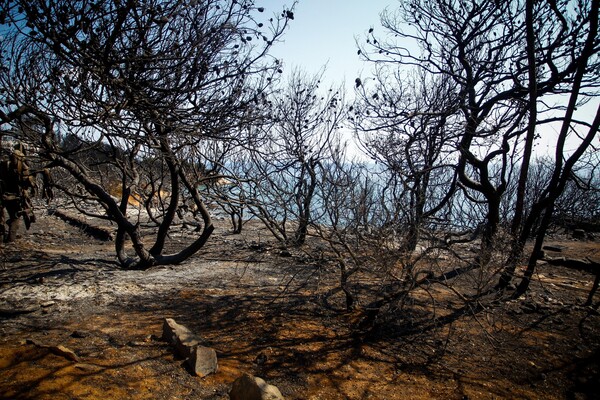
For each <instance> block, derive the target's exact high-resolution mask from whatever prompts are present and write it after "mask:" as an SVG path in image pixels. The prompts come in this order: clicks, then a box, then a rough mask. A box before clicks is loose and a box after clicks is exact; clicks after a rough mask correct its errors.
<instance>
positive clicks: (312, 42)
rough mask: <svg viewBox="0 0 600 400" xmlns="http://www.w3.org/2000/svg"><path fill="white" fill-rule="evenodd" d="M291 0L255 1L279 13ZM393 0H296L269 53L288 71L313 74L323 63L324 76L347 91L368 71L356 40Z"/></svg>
mask: <svg viewBox="0 0 600 400" xmlns="http://www.w3.org/2000/svg"><path fill="white" fill-rule="evenodd" d="M292 3H293V1H291V0H262V1H261V0H258V1H257V2H256V5H257V6H264V7H265V12H266V13H273V12H276V13H277V12H280V11H281V10H283V8H284V6H287V7H289V6H291V5H292ZM397 3H398V2H397V0H300V1H299V2H298V3H297V4H296V7H295V9H294V20H293V21H290V26H289V27H288V30H287V32H286V33H285V34H284V35H283V39H282V42H281V43H277V44H275V46H274V47H273V48H272V51H271V54H272V55H273V56H275V57H277V58H280V59H282V60H283V62H284V70H285V71H286V72H290V71H291V70H292V69H293V68H295V67H299V68H301V69H303V70H304V71H306V72H308V73H309V74H316V73H317V72H319V71H320V70H321V69H322V68H323V66H327V68H326V71H325V77H324V78H325V79H326V80H327V81H329V82H331V83H332V84H333V85H335V86H337V85H339V84H341V83H342V82H344V83H345V86H346V89H347V94H348V95H350V94H351V92H350V91H351V90H352V88H353V85H354V80H355V79H356V78H357V77H358V76H361V75H363V74H364V73H368V71H369V70H370V69H371V67H370V65H369V64H368V63H365V62H363V61H361V60H360V58H359V56H358V54H357V51H358V48H357V45H356V40H359V42H364V41H365V37H366V33H367V32H368V30H369V28H371V27H373V28H375V29H377V27H379V26H381V24H380V19H379V14H380V13H381V12H382V11H383V10H384V9H385V8H386V7H391V9H394V8H396V5H397Z"/></svg>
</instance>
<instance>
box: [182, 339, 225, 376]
mask: <svg viewBox="0 0 600 400" xmlns="http://www.w3.org/2000/svg"><path fill="white" fill-rule="evenodd" d="M187 363H188V365H189V366H190V368H191V369H192V371H193V372H194V374H196V375H197V376H199V377H200V378H204V377H205V376H207V375H210V374H214V373H215V372H217V369H218V368H219V365H218V363H217V352H216V351H215V350H214V349H211V348H210V347H204V346H196V347H194V348H193V349H192V351H191V354H190V357H189V358H188V360H187Z"/></svg>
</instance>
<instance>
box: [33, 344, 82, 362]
mask: <svg viewBox="0 0 600 400" xmlns="http://www.w3.org/2000/svg"><path fill="white" fill-rule="evenodd" d="M25 342H26V343H27V344H31V345H34V346H36V347H39V348H41V349H48V350H49V351H50V352H51V353H53V354H56V355H57V356H61V357H64V358H66V359H67V360H70V361H75V362H79V356H77V354H75V352H74V351H73V350H71V349H69V348H67V347H65V346H63V345H58V346H49V345H46V344H42V343H39V342H38V341H36V340H33V339H27V340H26V341H25Z"/></svg>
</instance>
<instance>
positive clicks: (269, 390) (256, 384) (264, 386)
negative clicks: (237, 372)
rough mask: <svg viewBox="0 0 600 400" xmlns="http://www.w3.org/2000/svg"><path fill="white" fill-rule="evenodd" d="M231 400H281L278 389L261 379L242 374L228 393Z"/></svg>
mask: <svg viewBox="0 0 600 400" xmlns="http://www.w3.org/2000/svg"><path fill="white" fill-rule="evenodd" d="M229 398H230V399H231V400H283V399H284V397H283V396H282V394H281V392H280V391H279V389H277V387H276V386H273V385H269V384H268V383H266V382H265V381H264V380H263V379H261V378H259V377H256V376H252V375H249V374H244V375H242V376H240V377H239V378H237V379H236V380H235V381H234V382H233V385H232V387H231V391H230V392H229Z"/></svg>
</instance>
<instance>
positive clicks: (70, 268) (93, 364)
mask: <svg viewBox="0 0 600 400" xmlns="http://www.w3.org/2000/svg"><path fill="white" fill-rule="evenodd" d="M37 215H38V221H37V222H36V223H35V224H34V225H33V227H32V229H31V230H30V231H28V232H25V233H23V237H22V238H21V239H19V240H18V242H17V243H14V244H10V245H3V247H1V248H0V398H3V399H98V398H103V399H125V398H130V399H227V398H228V392H229V389H230V387H231V383H232V382H233V380H234V379H235V378H236V377H238V376H239V375H240V374H241V373H243V372H248V373H251V374H254V375H256V376H260V377H262V378H264V379H265V380H266V381H267V382H269V383H271V384H273V385H276V386H277V387H278V388H279V389H280V390H281V392H282V393H283V395H284V396H285V397H286V399H315V400H316V399H502V398H506V399H516V398H519V399H599V398H600V317H599V314H598V312H597V311H595V310H594V309H593V308H590V307H585V306H584V305H583V304H584V302H585V300H586V298H587V294H588V292H589V289H590V288H591V284H592V282H593V277H592V276H591V275H590V274H587V273H585V272H580V271H576V270H569V269H566V268H563V267H557V266H550V265H547V264H546V265H540V267H539V268H538V271H537V274H536V275H535V281H534V282H533V284H532V288H531V290H530V292H529V293H528V294H527V296H524V297H523V298H521V299H519V300H513V301H510V302H508V303H501V304H496V305H492V304H479V305H476V306H478V309H480V311H479V312H477V313H465V312H464V308H463V307H460V306H459V305H457V303H456V297H452V296H450V295H448V292H447V290H445V289H444V288H435V287H433V288H430V290H428V291H426V292H425V291H423V292H419V291H416V292H415V293H414V294H413V295H412V297H411V301H412V305H411V307H409V308H405V309H404V310H403V311H402V312H398V313H397V314H391V315H390V317H389V321H388V323H387V324H384V325H383V326H382V328H381V329H379V330H378V331H377V332H375V333H374V334H372V335H370V336H368V337H358V336H356V335H355V334H353V333H354V331H355V323H356V315H354V314H352V313H345V312H343V311H342V310H341V307H339V306H338V303H339V304H341V301H342V299H341V298H338V297H337V296H339V294H332V293H334V292H331V288H332V287H334V286H335V280H336V279H337V274H338V271H337V270H336V269H335V268H333V267H331V266H328V265H320V264H319V263H316V262H314V260H312V259H310V258H309V257H307V256H306V254H304V253H303V252H301V251H298V250H291V251H290V253H287V252H284V251H282V250H281V249H280V248H279V247H278V246H277V245H276V244H275V243H273V242H272V240H271V239H270V237H269V235H268V233H267V232H266V231H265V230H264V229H262V228H260V227H259V226H258V225H252V224H250V225H248V226H246V228H245V232H244V233H243V234H242V235H231V234H229V233H228V229H229V226H228V224H227V222H226V221H217V229H216V231H215V233H214V235H213V237H212V238H211V240H210V241H209V243H208V245H207V246H206V247H205V248H204V249H203V250H202V251H201V252H200V253H199V254H197V255H196V256H195V257H193V259H191V260H189V261H188V262H186V263H184V264H182V265H176V266H170V267H157V268H153V269H150V270H148V271H123V270H121V269H120V268H119V266H118V264H117V263H116V262H115V257H114V251H113V243H112V242H104V241H100V240H97V239H94V238H93V237H90V236H88V235H86V234H85V233H84V232H83V231H82V230H81V229H80V228H77V227H74V226H72V225H70V224H68V223H66V222H64V221H63V220H61V219H59V218H57V217H56V216H51V215H47V214H46V215H44V214H43V212H41V211H38V212H37ZM193 234H194V233H193V232H192V231H191V230H183V229H182V230H181V232H178V233H176V234H174V235H173V236H172V240H173V242H174V243H175V244H174V245H175V246H176V244H177V242H178V241H183V240H186V238H189V237H192V235H193ZM548 244H554V245H560V246H562V248H563V251H562V255H567V256H573V257H584V256H589V257H596V259H600V242H598V241H589V240H588V241H574V240H571V239H568V238H566V237H563V238H559V237H557V238H555V239H551V240H549V241H548ZM469 284H470V281H469V279H463V280H461V281H457V282H456V285H459V286H457V288H460V285H469ZM434 300H435V301H434ZM599 301H600V294H597V295H596V298H595V302H596V303H597V302H599ZM407 310H408V311H407ZM164 318H174V319H175V320H176V321H177V322H179V323H181V324H184V325H186V326H187V327H188V328H190V329H191V330H192V331H194V332H195V333H197V334H198V335H200V336H201V337H202V338H203V339H204V340H205V344H206V345H207V346H210V347H213V348H215V349H216V351H217V354H218V357H219V371H218V372H217V374H215V375H212V376H208V377H206V378H203V379H201V378H198V377H195V376H193V375H192V374H191V373H190V372H189V371H188V370H186V368H185V366H184V363H183V360H181V359H179V358H178V357H177V356H176V355H175V353H174V352H173V349H172V348H171V347H170V346H169V345H168V344H167V343H165V342H163V341H162V340H160V336H161V331H162V322H163V320H164ZM58 346H64V348H66V349H68V350H71V351H72V352H73V353H74V355H76V357H74V355H72V354H67V353H65V352H61V351H59V350H58V349H59V348H58Z"/></svg>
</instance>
